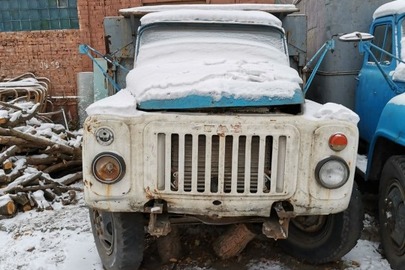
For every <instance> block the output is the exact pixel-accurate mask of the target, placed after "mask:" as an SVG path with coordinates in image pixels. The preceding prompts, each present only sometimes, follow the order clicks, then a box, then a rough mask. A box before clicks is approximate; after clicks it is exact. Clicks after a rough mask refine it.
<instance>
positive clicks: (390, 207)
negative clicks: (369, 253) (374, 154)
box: [378, 156, 405, 269]
mask: <svg viewBox="0 0 405 270" xmlns="http://www.w3.org/2000/svg"><path fill="white" fill-rule="evenodd" d="M378 197H379V202H378V209H379V219H380V233H381V243H382V246H383V248H384V251H385V256H386V257H387V260H388V261H389V262H390V264H391V267H392V268H393V269H403V267H404V265H405V157H404V156H393V157H391V158H389V159H388V160H387V162H386V163H385V165H384V169H383V172H382V175H381V181H380V189H379V196H378Z"/></svg>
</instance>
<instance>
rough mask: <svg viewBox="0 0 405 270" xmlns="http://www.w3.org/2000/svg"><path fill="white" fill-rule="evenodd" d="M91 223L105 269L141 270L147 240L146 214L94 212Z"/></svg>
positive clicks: (92, 210)
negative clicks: (139, 268)
mask: <svg viewBox="0 0 405 270" xmlns="http://www.w3.org/2000/svg"><path fill="white" fill-rule="evenodd" d="M90 222H91V228H92V231H93V236H94V242H95V243H96V247H97V251H98V254H99V256H100V258H101V262H102V263H103V266H104V269H106V270H118V269H119V270H126V269H128V270H129V269H138V267H139V266H140V264H141V262H142V259H143V249H144V237H145V233H144V222H143V215H142V214H140V213H112V212H105V211H99V210H96V209H90Z"/></svg>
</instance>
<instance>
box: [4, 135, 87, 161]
mask: <svg viewBox="0 0 405 270" xmlns="http://www.w3.org/2000/svg"><path fill="white" fill-rule="evenodd" d="M10 133H11V135H13V136H16V137H18V138H21V139H24V140H26V141H29V142H31V143H33V144H34V145H36V144H37V145H40V146H49V147H51V148H53V149H55V150H56V151H59V152H62V153H65V154H69V155H76V156H80V155H81V149H79V148H73V147H70V146H67V145H63V144H59V143H56V142H53V141H51V140H48V139H46V138H43V137H39V136H34V135H31V134H28V133H23V132H21V131H18V130H15V129H10Z"/></svg>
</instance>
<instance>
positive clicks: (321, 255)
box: [280, 186, 364, 264]
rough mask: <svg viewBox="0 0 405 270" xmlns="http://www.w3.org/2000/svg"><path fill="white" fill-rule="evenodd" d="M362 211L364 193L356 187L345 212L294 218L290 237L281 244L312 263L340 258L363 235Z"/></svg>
mask: <svg viewBox="0 0 405 270" xmlns="http://www.w3.org/2000/svg"><path fill="white" fill-rule="evenodd" d="M363 211H364V210H363V205H362V201H361V195H360V192H359V191H358V190H357V187H356V186H355V187H354V189H353V192H352V196H351V199H350V203H349V207H348V208H347V209H346V210H345V211H343V212H341V213H337V214H332V215H326V216H302V217H296V218H295V219H293V220H291V222H290V228H289V231H288V238H287V239H285V240H281V241H280V246H281V247H282V248H283V249H284V251H285V252H287V253H289V254H291V255H292V256H294V257H296V258H297V259H300V260H302V261H305V262H308V263H312V264H321V263H327V262H332V261H336V260H339V259H340V258H341V257H343V256H344V255H345V254H346V253H347V252H349V251H350V250H351V249H352V248H353V247H354V246H355V245H356V243H357V240H358V239H359V238H360V234H361V231H362V229H363V217H364V212H363Z"/></svg>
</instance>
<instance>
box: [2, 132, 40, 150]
mask: <svg viewBox="0 0 405 270" xmlns="http://www.w3.org/2000/svg"><path fill="white" fill-rule="evenodd" d="M0 144H1V145H11V146H12V145H18V146H19V147H21V146H24V147H27V146H31V147H32V143H30V142H27V141H26V140H24V139H20V138H16V137H14V136H4V135H2V136H0Z"/></svg>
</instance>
